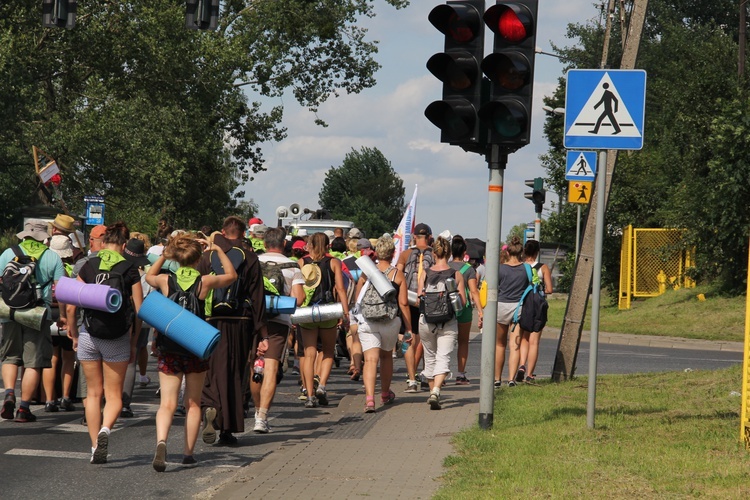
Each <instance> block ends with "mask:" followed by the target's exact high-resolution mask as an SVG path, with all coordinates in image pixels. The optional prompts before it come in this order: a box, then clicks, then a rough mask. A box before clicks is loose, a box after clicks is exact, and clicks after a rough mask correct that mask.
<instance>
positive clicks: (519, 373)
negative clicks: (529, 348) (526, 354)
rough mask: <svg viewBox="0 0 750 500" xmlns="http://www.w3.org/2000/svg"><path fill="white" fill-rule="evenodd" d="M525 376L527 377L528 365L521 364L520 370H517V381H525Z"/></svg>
mask: <svg viewBox="0 0 750 500" xmlns="http://www.w3.org/2000/svg"><path fill="white" fill-rule="evenodd" d="M524 378H526V366H525V365H521V366H519V367H518V371H517V372H516V379H515V381H516V382H523V380H524Z"/></svg>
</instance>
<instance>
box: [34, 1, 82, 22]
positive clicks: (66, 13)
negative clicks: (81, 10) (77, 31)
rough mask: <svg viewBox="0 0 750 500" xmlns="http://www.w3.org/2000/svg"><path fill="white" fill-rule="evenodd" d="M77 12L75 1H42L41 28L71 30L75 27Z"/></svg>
mask: <svg viewBox="0 0 750 500" xmlns="http://www.w3.org/2000/svg"><path fill="white" fill-rule="evenodd" d="M77 10H78V2H76V0H43V1H42V26H44V27H45V28H67V29H73V27H75V25H76V13H77Z"/></svg>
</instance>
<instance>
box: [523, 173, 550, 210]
mask: <svg viewBox="0 0 750 500" xmlns="http://www.w3.org/2000/svg"><path fill="white" fill-rule="evenodd" d="M524 183H525V184H526V185H527V186H528V187H530V188H531V189H532V191H531V192H530V193H524V195H523V196H524V198H526V199H529V200H531V201H532V202H534V211H535V212H536V213H538V214H540V213H542V207H543V206H544V202H545V201H546V198H547V191H545V189H544V179H542V178H541V177H535V178H534V179H527V180H526V181H524Z"/></svg>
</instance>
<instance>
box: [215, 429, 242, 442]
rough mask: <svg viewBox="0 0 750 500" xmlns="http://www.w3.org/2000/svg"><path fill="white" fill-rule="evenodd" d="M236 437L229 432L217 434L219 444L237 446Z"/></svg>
mask: <svg viewBox="0 0 750 500" xmlns="http://www.w3.org/2000/svg"><path fill="white" fill-rule="evenodd" d="M237 441H238V440H237V436H234V435H233V434H232V433H231V432H224V431H222V432H221V433H220V434H219V444H237Z"/></svg>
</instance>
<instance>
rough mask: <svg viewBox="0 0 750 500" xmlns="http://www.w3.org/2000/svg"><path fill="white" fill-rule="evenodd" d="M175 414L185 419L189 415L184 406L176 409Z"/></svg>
mask: <svg viewBox="0 0 750 500" xmlns="http://www.w3.org/2000/svg"><path fill="white" fill-rule="evenodd" d="M174 414H175V416H178V417H184V416H185V415H186V414H187V412H186V411H185V407H184V406H182V405H178V406H177V408H175V410H174Z"/></svg>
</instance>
